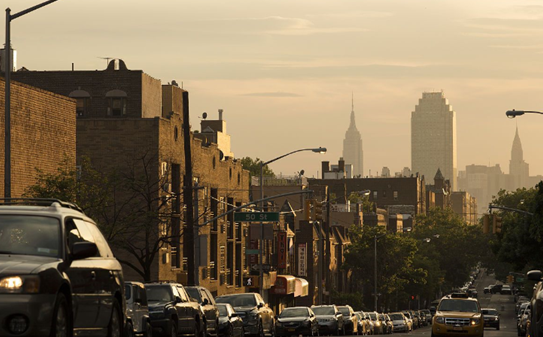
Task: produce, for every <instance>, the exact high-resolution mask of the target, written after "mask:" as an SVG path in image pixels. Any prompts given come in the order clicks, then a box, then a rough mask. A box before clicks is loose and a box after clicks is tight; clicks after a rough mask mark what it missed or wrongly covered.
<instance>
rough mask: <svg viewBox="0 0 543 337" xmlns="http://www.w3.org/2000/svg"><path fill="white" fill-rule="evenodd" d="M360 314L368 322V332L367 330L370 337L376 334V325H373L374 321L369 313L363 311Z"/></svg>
mask: <svg viewBox="0 0 543 337" xmlns="http://www.w3.org/2000/svg"><path fill="white" fill-rule="evenodd" d="M360 313H361V314H362V316H363V317H364V320H365V321H366V330H367V333H368V335H373V334H374V330H373V328H374V325H373V321H372V320H371V317H370V315H369V314H368V313H367V312H364V311H361V312H360Z"/></svg>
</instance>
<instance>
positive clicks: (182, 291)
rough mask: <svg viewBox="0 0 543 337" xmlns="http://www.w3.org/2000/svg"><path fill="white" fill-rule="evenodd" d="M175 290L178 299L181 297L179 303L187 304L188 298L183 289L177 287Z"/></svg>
mask: <svg viewBox="0 0 543 337" xmlns="http://www.w3.org/2000/svg"><path fill="white" fill-rule="evenodd" d="M177 290H178V292H179V297H181V302H189V296H188V295H187V293H186V292H185V289H184V288H183V287H180V286H177Z"/></svg>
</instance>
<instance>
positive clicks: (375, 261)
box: [373, 234, 386, 312]
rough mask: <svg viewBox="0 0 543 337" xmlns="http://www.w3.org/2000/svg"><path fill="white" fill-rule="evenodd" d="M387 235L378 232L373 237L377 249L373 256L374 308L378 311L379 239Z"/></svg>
mask: <svg viewBox="0 0 543 337" xmlns="http://www.w3.org/2000/svg"><path fill="white" fill-rule="evenodd" d="M385 235H386V234H381V235H377V234H376V235H375V236H374V237H373V240H374V241H373V242H374V249H375V254H374V256H373V257H374V261H373V265H374V268H375V269H374V272H373V274H374V275H373V276H374V279H373V280H374V291H373V296H374V306H373V308H374V310H375V311H376V312H378V311H377V297H378V295H377V239H380V238H382V237H383V236H385Z"/></svg>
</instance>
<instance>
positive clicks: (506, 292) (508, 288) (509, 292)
mask: <svg viewBox="0 0 543 337" xmlns="http://www.w3.org/2000/svg"><path fill="white" fill-rule="evenodd" d="M500 294H502V295H513V291H512V290H511V286H508V285H504V286H503V287H502V289H501V290H500Z"/></svg>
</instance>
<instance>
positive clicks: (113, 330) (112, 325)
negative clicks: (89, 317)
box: [107, 299, 123, 337]
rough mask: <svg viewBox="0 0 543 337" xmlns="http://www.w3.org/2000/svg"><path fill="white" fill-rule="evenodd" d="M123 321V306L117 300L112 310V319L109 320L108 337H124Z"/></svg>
mask: <svg viewBox="0 0 543 337" xmlns="http://www.w3.org/2000/svg"><path fill="white" fill-rule="evenodd" d="M122 322H123V319H122V316H121V306H120V305H119V302H118V301H117V300H116V299H115V300H113V307H112V309H111V318H110V319H109V325H108V326H107V336H108V337H122V336H123V326H122V325H123V324H122Z"/></svg>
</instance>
